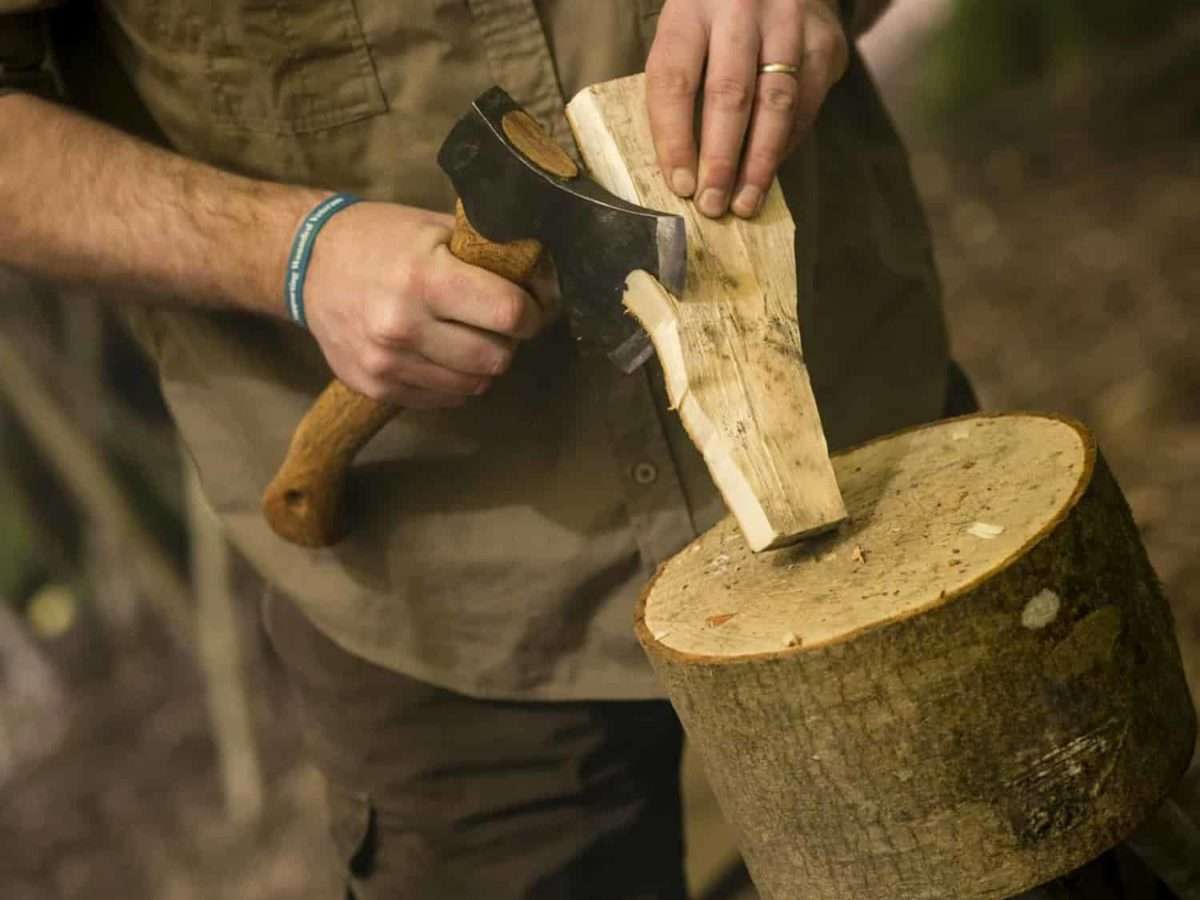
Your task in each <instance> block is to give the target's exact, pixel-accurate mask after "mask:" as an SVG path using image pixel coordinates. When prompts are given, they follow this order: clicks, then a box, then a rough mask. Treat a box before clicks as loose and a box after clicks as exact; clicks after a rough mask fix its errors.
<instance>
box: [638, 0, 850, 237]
mask: <svg viewBox="0 0 1200 900" xmlns="http://www.w3.org/2000/svg"><path fill="white" fill-rule="evenodd" d="M848 58H849V54H848V49H847V43H846V33H845V31H844V30H843V27H842V23H841V20H840V18H839V16H838V9H837V0H667V2H666V4H665V5H664V6H663V10H662V15H661V16H660V18H659V22H658V34H657V37H656V38H655V40H654V46H653V47H652V48H651V50H650V57H649V59H648V60H647V62H646V105H647V107H648V109H649V113H650V129H651V131H652V132H653V135H654V146H655V151H656V153H657V155H658V163H659V166H660V167H661V168H662V172H663V176H664V177H665V178H666V179H667V183H668V184H670V185H671V188H672V189H673V190H674V191H675V193H676V194H678V195H679V196H681V197H691V196H693V195H694V196H695V198H696V206H697V207H698V208H699V209H700V211H701V212H702V213H704V214H705V215H706V216H711V217H714V218H715V217H717V216H721V215H724V213H725V212H726V211H727V210H728V209H730V208H732V209H733V212H734V213H735V214H736V215H739V216H742V217H744V218H749V217H751V216H754V215H755V214H756V213H757V212H758V211H759V209H760V208H761V207H762V202H763V198H764V197H765V196H766V192H767V189H768V188H769V187H770V185H771V182H772V180H773V179H774V178H775V172H776V170H778V168H779V165H780V163H782V162H783V160H784V159H785V158H786V157H787V155H788V154H789V153H791V152H792V150H794V149H795V148H796V145H797V144H798V143H799V142H800V139H801V138H803V136H804V135H805V133H807V131H808V129H809V128H810V127H811V126H812V123H813V120H814V119H815V118H816V116H817V111H818V110H819V109H820V107H821V103H822V102H823V101H824V99H825V95H826V94H827V93H828V92H829V88H830V87H831V86H832V85H833V84H834V82H836V81H837V80H838V79H839V78H841V76H842V74H843V73H844V72H845V70H846V65H847V61H848ZM766 63H783V64H786V65H790V66H796V67H797V68H798V70H799V71H798V72H797V73H796V74H787V73H781V72H774V73H767V74H760V73H759V67H760V66H762V65H764V64H766ZM702 85H703V109H702V111H701V114H700V146H699V150H698V151H697V147H696V141H695V137H694V133H695V130H694V127H693V116H694V111H695V109H696V96H697V93H698V92H699V91H700V90H701V86H702Z"/></svg>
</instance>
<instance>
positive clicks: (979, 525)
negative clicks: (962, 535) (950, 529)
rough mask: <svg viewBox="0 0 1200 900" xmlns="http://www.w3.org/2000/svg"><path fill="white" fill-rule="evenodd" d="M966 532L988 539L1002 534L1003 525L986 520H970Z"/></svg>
mask: <svg viewBox="0 0 1200 900" xmlns="http://www.w3.org/2000/svg"><path fill="white" fill-rule="evenodd" d="M967 534H969V535H971V536H972V537H977V538H981V539H983V540H985V541H990V540H992V539H993V538H997V537H999V536H1000V535H1002V534H1004V526H1003V525H992V524H990V523H988V522H972V523H971V524H970V526H968V528H967Z"/></svg>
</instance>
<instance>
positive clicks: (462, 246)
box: [262, 88, 686, 547]
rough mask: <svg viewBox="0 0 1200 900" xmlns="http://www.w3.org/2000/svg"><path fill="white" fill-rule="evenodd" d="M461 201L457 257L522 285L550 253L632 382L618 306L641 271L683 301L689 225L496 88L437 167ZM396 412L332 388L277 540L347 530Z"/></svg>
mask: <svg viewBox="0 0 1200 900" xmlns="http://www.w3.org/2000/svg"><path fill="white" fill-rule="evenodd" d="M438 161H439V163H440V164H441V166H442V168H443V169H445V170H446V172H447V174H449V175H450V178H451V180H452V181H453V182H454V185H455V188H456V189H457V190H458V193H459V195H460V198H461V199H460V201H459V204H458V209H457V215H456V217H455V227H454V233H453V236H452V237H451V241H450V251H451V252H452V253H453V254H454V255H455V256H456V257H458V258H459V259H461V260H463V261H464V262H467V263H470V264H471V265H477V266H480V267H482V268H485V269H487V270H489V271H491V272H495V273H496V274H497V275H500V276H502V277H504V278H507V279H509V280H510V281H514V282H517V283H526V282H528V281H529V279H530V277H531V276H532V274H533V273H534V270H535V269H536V268H537V267H538V263H539V259H540V258H541V255H542V253H543V251H549V253H550V255H551V257H552V258H553V260H554V263H555V268H556V270H557V273H558V281H559V287H560V291H561V294H562V302H563V306H564V308H565V311H566V313H567V316H568V319H569V321H570V323H571V327H572V330H573V331H574V332H575V334H576V336H578V337H580V338H583V339H585V340H587V341H589V342H590V343H591V344H592V345H593V346H595V347H598V348H599V349H601V350H602V351H604V352H606V353H607V354H608V356H609V358H610V359H611V360H612V361H613V363H614V364H615V365H617V366H618V367H619V368H620V369H622V370H623V371H625V372H632V371H633V370H634V369H636V368H637V367H638V366H639V365H641V363H642V362H644V361H645V360H646V359H647V357H649V355H650V353H651V352H652V348H651V345H650V341H649V338H648V337H647V335H646V334H645V332H644V331H642V329H641V328H640V326H639V325H638V324H637V322H636V321H635V320H634V318H633V317H632V316H629V315H626V313H625V310H624V307H623V305H622V303H621V298H622V296H623V295H624V290H625V279H626V278H627V277H628V275H629V273H630V272H632V271H634V270H638V269H641V270H644V271H647V272H649V273H650V274H652V275H654V276H655V277H656V278H658V280H659V281H660V282H662V283H663V285H664V286H665V287H667V289H668V290H670V291H672V292H673V293H675V294H677V295H678V294H679V293H680V292H681V290H682V287H683V281H684V271H685V267H686V237H685V231H684V224H683V221H682V219H680V218H679V217H678V216H672V215H666V214H664V213H658V212H655V211H653V210H648V209H643V208H642V207H639V206H635V205H633V204H630V203H626V202H625V201H623V200H621V199H619V198H617V197H615V196H613V195H611V194H609V193H608V192H607V191H605V190H604V189H603V188H601V187H599V185H597V184H595V183H594V182H592V181H591V180H590V179H587V178H585V177H583V176H581V175H580V174H579V171H578V168H577V167H576V165H575V163H574V162H573V161H572V160H571V158H570V157H569V156H568V155H567V154H566V153H565V152H564V151H563V150H562V148H561V147H559V146H558V145H557V144H555V143H554V141H553V140H552V139H551V138H550V137H549V135H547V134H546V133H545V131H543V130H542V128H541V127H540V126H539V125H538V124H537V123H536V122H535V121H534V120H533V118H532V117H531V116H529V115H528V113H526V112H525V111H524V110H522V109H521V108H520V107H519V106H518V105H517V104H516V103H515V102H514V101H513V100H512V98H511V97H509V96H508V95H507V94H506V93H505V92H504V91H502V90H501V89H500V88H493V89H492V90H490V91H488V92H486V93H485V94H483V95H482V96H481V97H480V98H479V99H478V100H476V101H475V103H474V104H473V105H472V107H471V110H470V111H469V112H468V113H467V114H466V115H465V116H464V117H463V118H462V119H460V120H459V122H458V124H457V125H455V127H454V129H453V130H452V131H451V132H450V135H449V136H448V137H447V138H446V141H445V143H444V144H443V146H442V150H441V152H440V154H439V156H438ZM397 411H398V408H397V407H395V406H393V405H391V404H387V403H380V402H379V401H376V400H371V399H370V398H368V397H364V396H362V395H361V394H358V393H356V392H355V391H353V390H351V389H350V388H348V387H346V386H345V385H344V384H342V383H341V382H340V381H337V380H334V381H333V382H331V383H330V385H329V386H328V387H327V388H325V390H324V391H323V392H322V393H321V395H320V396H319V397H318V398H317V400H316V402H315V403H314V404H313V406H312V407H311V408H310V409H309V411H308V412H307V413H306V414H305V415H304V418H303V419H301V421H300V424H299V425H298V426H297V428H296V431H295V433H294V434H293V436H292V440H291V444H290V445H289V447H288V450H287V455H286V456H285V457H284V460H283V464H282V465H281V466H280V468H279V471H278V472H277V473H276V475H275V477H274V479H272V481H271V483H270V484H269V485H268V486H267V489H266V492H265V494H264V496H263V502H262V508H263V514H264V515H265V517H266V519H267V522H268V523H269V524H270V526H271V528H272V529H273V530H274V531H275V533H276V534H278V535H279V536H280V537H282V538H284V539H285V540H288V541H291V542H292V543H294V544H300V545H302V546H306V547H326V546H329V545H331V544H334V543H336V542H337V541H338V540H339V539H340V538H341V537H343V536H344V535H345V533H346V530H347V523H346V522H345V517H344V515H343V513H344V508H343V507H344V495H345V480H346V474H347V472H348V471H349V469H350V466H351V464H352V463H353V461H354V457H355V455H356V454H357V453H358V451H359V450H360V449H361V448H362V446H363V445H364V444H365V443H366V442H367V441H368V440H370V439H371V437H373V436H374V435H375V434H376V432H378V431H379V429H381V428H382V427H383V426H384V425H385V424H387V422H388V421H390V420H391V418H392V417H393V416H394V415H395V414H396V412H397Z"/></svg>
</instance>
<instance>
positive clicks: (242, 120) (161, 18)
mask: <svg viewBox="0 0 1200 900" xmlns="http://www.w3.org/2000/svg"><path fill="white" fill-rule="evenodd" d="M107 3H108V6H109V7H110V9H111V10H112V12H113V13H114V14H115V16H116V18H117V19H118V21H119V22H120V24H121V27H122V28H123V30H124V31H125V32H126V33H127V35H128V36H129V37H130V38H131V43H132V45H133V46H135V47H137V48H138V51H137V52H138V53H139V55H141V56H142V58H143V59H144V60H145V61H146V62H147V63H148V64H149V70H150V73H151V77H157V78H161V79H164V80H166V81H169V82H173V81H179V82H181V83H183V84H184V85H190V86H189V87H188V88H187V89H188V90H193V91H194V93H195V94H199V93H202V94H203V98H204V99H203V102H204V104H205V106H206V107H207V109H205V110H197V112H198V113H200V114H201V115H204V114H205V113H206V114H207V115H205V118H208V119H210V120H211V121H212V123H213V124H214V125H215V126H216V127H218V128H222V129H230V130H236V131H250V132H261V133H266V134H301V133H305V132H313V131H320V130H323V129H327V128H334V127H336V126H338V125H344V124H346V123H348V122H354V121H357V120H359V119H365V118H368V117H370V116H373V115H378V114H380V113H383V112H386V111H387V108H388V104H387V100H386V98H385V96H384V93H383V88H382V87H381V86H380V83H379V77H378V75H377V74H376V71H375V66H374V63H373V61H372V59H371V52H370V49H369V47H368V44H367V40H366V36H365V34H364V31H363V26H362V22H361V21H360V20H359V16H358V12H357V10H356V9H355V5H354V0H213V2H208V3H204V2H200V0H158V2H154V3H148V2H145V0H107ZM197 99H198V100H199V99H200V97H199V96H197Z"/></svg>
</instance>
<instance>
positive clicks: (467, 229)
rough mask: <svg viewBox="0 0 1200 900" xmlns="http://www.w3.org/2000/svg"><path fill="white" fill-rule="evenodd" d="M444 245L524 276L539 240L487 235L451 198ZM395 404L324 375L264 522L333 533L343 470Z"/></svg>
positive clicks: (318, 541) (326, 541)
mask: <svg viewBox="0 0 1200 900" xmlns="http://www.w3.org/2000/svg"><path fill="white" fill-rule="evenodd" d="M450 252H451V253H453V254H454V255H455V256H456V257H458V258H459V259H461V260H463V262H466V263H469V264H471V265H474V266H479V267H481V268H484V269H487V270H488V271H490V272H494V273H496V274H497V275H499V276H501V277H502V278H507V279H508V280H509V281H515V282H518V283H524V282H527V281H528V280H529V278H530V276H531V275H532V274H533V271H534V270H535V269H536V267H537V265H538V260H539V258H540V256H541V246H540V245H539V244H538V242H537V241H532V240H525V241H514V242H512V243H510V244H496V243H493V242H492V241H489V240H488V239H487V238H485V237H483V236H482V235H481V234H479V232H477V231H476V230H475V229H474V228H472V227H471V223H470V222H468V221H467V217H466V214H465V213H464V212H463V208H462V204H461V203H459V204H458V207H457V209H456V214H455V223H454V234H453V235H452V236H451V239H450ZM397 409H398V408H397V407H395V406H392V405H390V404H387V403H381V402H379V401H377V400H372V399H370V398H368V397H364V396H363V395H362V394H359V393H356V392H355V391H353V390H351V389H350V388H348V387H346V385H344V384H342V382H340V381H338V380H336V379H335V380H334V381H332V382H331V383H330V384H329V386H328V387H326V388H325V390H324V391H322V392H321V395H320V396H319V397H318V398H317V400H316V402H315V403H313V405H312V407H310V408H309V410H308V412H307V413H305V414H304V418H303V419H301V420H300V424H299V425H298V426H297V427H296V431H295V434H293V435H292V441H291V444H290V445H289V446H288V451H287V455H286V456H285V457H284V460H283V464H282V465H281V466H280V467H279V471H278V473H276V475H275V477H274V478H273V479H272V480H271V483H270V484H269V485H268V486H267V490H266V492H265V493H264V495H263V502H262V509H263V515H264V516H265V517H266V520H267V523H268V524H269V525H270V526H271V528H272V530H273V531H274V532H275V533H276V534H278V535H279V536H280V537H281V538H283V539H284V540H286V541H290V542H291V543H293V544H299V545H300V546H304V547H327V546H329V545H331V544H334V543H336V542H337V541H339V540H340V539H341V538H342V537H343V536H344V535H345V533H346V531H347V526H346V523H345V520H344V519H345V517H344V514H343V513H344V505H345V504H344V496H345V483H346V474H347V472H348V471H349V469H350V466H351V464H352V463H353V462H354V457H355V456H356V455H357V454H358V451H359V450H360V449H361V448H362V446H363V445H364V444H366V442H367V441H369V440H370V439H371V438H372V437H374V436H375V434H376V432H378V431H379V430H380V429H381V428H383V426H384V425H386V424H387V423H388V422H389V421H390V420H391V418H392V416H394V415H395V414H396V412H397Z"/></svg>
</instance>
